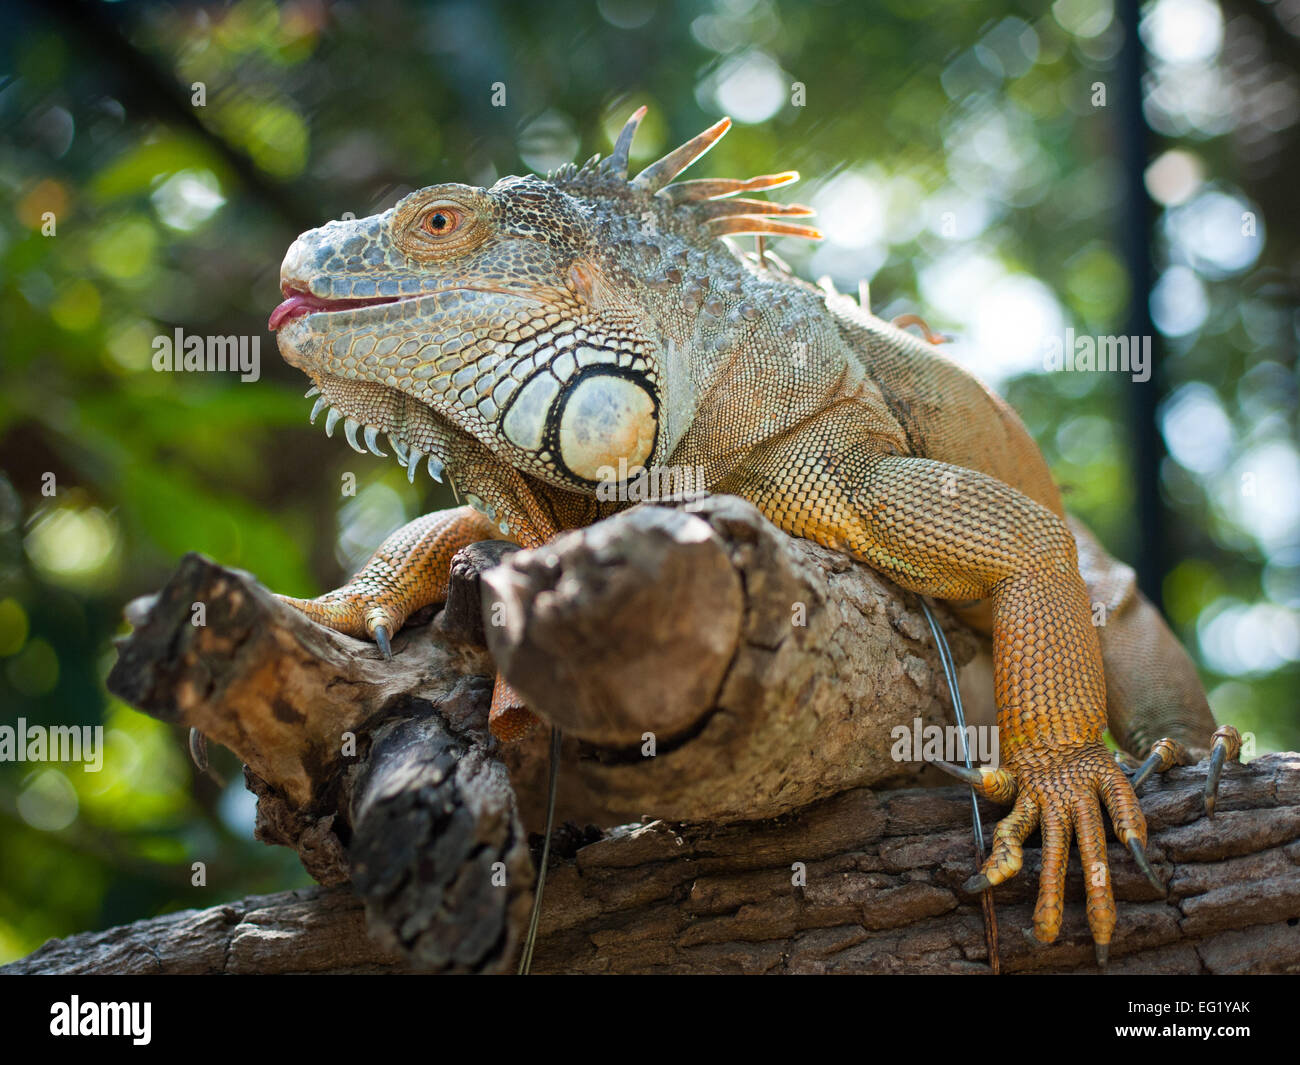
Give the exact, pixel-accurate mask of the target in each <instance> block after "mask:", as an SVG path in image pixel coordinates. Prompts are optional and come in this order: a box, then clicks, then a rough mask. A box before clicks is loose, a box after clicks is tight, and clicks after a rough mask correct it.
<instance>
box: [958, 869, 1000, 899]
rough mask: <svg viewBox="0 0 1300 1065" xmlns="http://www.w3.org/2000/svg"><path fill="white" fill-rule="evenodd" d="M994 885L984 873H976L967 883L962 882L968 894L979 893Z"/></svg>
mask: <svg viewBox="0 0 1300 1065" xmlns="http://www.w3.org/2000/svg"><path fill="white" fill-rule="evenodd" d="M992 886H993V885H992V883H990V882H989V878H988V877H987V876H985V875H984V874H983V873H976V874H975V875H974V876H973V877H971V878H970V879H969V880H967V881H966V883H964V884H962V886H961V889H962V891H964V892H966V893H967V894H968V895H978V894H980V892H982V891H988V889H989V888H991V887H992Z"/></svg>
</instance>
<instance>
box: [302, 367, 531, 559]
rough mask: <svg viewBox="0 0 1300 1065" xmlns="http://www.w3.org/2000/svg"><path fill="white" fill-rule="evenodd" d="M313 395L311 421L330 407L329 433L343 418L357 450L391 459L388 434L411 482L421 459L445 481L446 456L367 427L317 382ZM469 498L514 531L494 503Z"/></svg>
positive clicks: (467, 496)
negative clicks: (382, 443) (383, 445)
mask: <svg viewBox="0 0 1300 1065" xmlns="http://www.w3.org/2000/svg"><path fill="white" fill-rule="evenodd" d="M312 397H315V399H316V402H315V404H314V405H313V406H312V409H311V416H310V417H309V419H308V420H309V422H310V423H311V424H313V425H314V424H316V419H317V418H318V417H319V416H320V413H321V411H323V410H328V411H329V414H328V415H326V418H325V435H326V436H328V437H333V436H334V428H335V426H337V425H338V423H339V421H340V420H342V422H343V435H344V436H345V437H346V438H347V441H348V444H350V445H351V447H352V450H353V451H356V452H358V453H359V454H362V455H364V454H366V453H367V449H369V452H370V453H371V454H373V455H377V456H378V457H380V458H387V457H388V452H386V451H381V450H380V449H379V446H378V438H379V434H380V433H384V435H385V436H386V437H387V438H388V442H389V444H390V445H392V448H393V456H394V457H395V458H396V459H397V464H398V465H399V466H402V467H404V468H405V469H406V479H407V480H408V481H409V482H410V483H411V484H414V483H415V474H416V471H417V470H418V469H419V466H420V462H421V460H425V469H426V470H427V471H428V474H429V476H430V477H432V478H433V479H434V480H435V481H437V482H438V483H439V484H442V475H443V473H444V472H447V463H446V460H445V458H443V457H442V456H440V455H437V454H435V453H433V452H429V453H427V454H426V453H425V452H423V451H421V450H420V449H419V448H418V447H416V446H415V445H413V444H410V443H407V441H405V440H403V439H402V438H401V437H400V436H397V435H396V434H394V433H391V432H385V431H384V430H383V429H380V428H378V427H377V426H374V425H365V426H364V427H363V425H362V423H361V422H358V421H357V420H356V419H355V418H353V417H351V416H350V415H346V414H343V413H341V412H340V411H339V410H338V409H337V408H335V407H334V406H332V405H331V404H330V402H329V400H328V399H326V398H325V396H324V395H323V394H321V390H320V389H319V388H318V387H316V386H315V385H313V386H312V387H311V388H309V389H308V390H307V392H306V395H305V397H304V398H306V399H311V398H312ZM359 429H361V430H363V431H362V439H364V440H365V443H366V446H365V447H362V446H361V445H360V444H359V443H357V431H358V430H359ZM447 476H448V477H451V474H450V473H449V472H448V473H447ZM465 501H466V502H467V503H468V504H469V505H470V506H472V507H473V508H474V509H475V510H477V511H478V512H479V513H480V514H482V515H484V516H485V517H486V518H487V519H488V520H489V521H492V522H495V523H496V525H497V528H499V529H500V530H501V531H502V532H503V533H505V534H507V535H508V534H509V533H510V526H509V525H508V524H507V523H506V522H504V521H497V512H496V508H495V507H494V506H492V504H490V503H486V502H484V501H483V500H482V499H481V498H479V497H478V496H477V495H475V494H474V493H473V492H466V493H465Z"/></svg>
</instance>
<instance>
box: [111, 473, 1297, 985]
mask: <svg viewBox="0 0 1300 1065" xmlns="http://www.w3.org/2000/svg"><path fill="white" fill-rule="evenodd" d="M452 576H453V581H452V589H451V591H450V593H449V596H448V607H447V609H446V610H443V611H442V612H441V613H439V614H438V615H437V616H436V617H435V618H434V619H433V624H427V621H428V614H429V612H426V613H425V615H424V618H423V619H422V620H423V621H424V622H426V623H424V624H415V625H408V626H407V628H406V629H405V630H404V631H403V632H402V633H400V634H399V635H398V636H397V637H396V638H395V639H394V651H395V658H394V660H393V661H391V662H386V661H383V660H382V659H381V658H380V656H379V654H378V652H377V650H376V649H375V648H374V647H373V646H371V645H369V644H367V643H363V642H360V641H356V640H351V639H348V638H346V637H342V636H339V635H337V634H335V633H332V632H328V631H327V630H325V629H322V628H320V627H319V626H316V625H314V624H313V623H311V622H309V621H307V619H306V618H305V617H303V616H301V615H300V614H299V613H298V612H297V611H295V610H293V609H292V608H291V607H288V606H287V605H285V604H284V603H282V602H280V601H279V600H278V599H276V598H275V597H274V596H272V595H270V594H269V593H267V592H266V591H265V590H264V589H262V588H260V587H259V586H257V585H256V583H255V582H254V581H253V580H252V579H251V578H250V577H248V576H247V575H246V574H240V573H237V572H234V571H229V570H224V569H222V568H221V567H218V566H215V565H214V564H212V563H210V562H207V561H205V560H203V559H201V558H199V557H198V556H188V557H187V558H186V559H185V560H183V562H182V564H181V565H180V567H179V568H178V570H177V573H176V574H175V576H174V577H173V579H172V581H171V582H169V584H168V586H167V588H165V589H164V590H163V592H162V593H160V595H159V596H157V597H155V598H154V599H153V600H151V601H148V602H143V603H140V604H137V605H136V606H135V607H134V608H133V610H132V611H131V614H132V617H133V620H134V621H135V623H136V624H137V629H136V632H135V633H134V634H133V635H132V636H131V637H129V638H127V639H126V640H125V641H124V643H123V645H122V648H121V657H120V659H119V663H118V665H117V667H116V668H115V669H114V671H113V674H112V676H111V677H110V680H109V685H110V687H111V688H112V690H114V691H115V692H116V693H117V694H119V695H121V696H122V697H123V698H125V699H127V700H128V701H130V702H132V703H133V704H135V705H137V706H140V707H141V708H142V709H144V710H146V712H149V713H152V714H154V715H155V716H158V717H161V718H162V719H164V720H168V721H173V722H176V723H178V724H183V725H187V726H193V727H198V728H199V729H200V730H201V731H203V732H204V733H206V734H207V735H209V736H210V737H211V738H212V739H214V740H216V741H217V742H220V743H224V744H225V745H227V746H228V747H230V748H231V749H232V750H233V751H234V752H235V753H236V754H237V755H238V756H239V757H240V758H242V759H243V760H244V761H245V762H246V763H247V766H248V770H247V774H246V775H247V780H248V783H249V786H250V787H251V788H252V789H253V790H254V791H255V792H256V793H257V794H258V796H259V804H258V834H259V836H260V837H261V838H263V839H266V840H267V841H268V842H275V843H282V844H286V845H289V846H293V847H295V848H296V849H297V850H298V853H299V854H300V856H301V857H302V859H303V861H304V864H305V865H306V866H307V868H308V869H309V871H311V872H312V874H313V875H314V876H316V877H317V878H318V879H319V880H321V881H322V882H323V883H341V882H343V881H344V880H350V881H351V883H352V884H353V886H354V888H355V889H356V890H357V891H358V892H359V893H360V894H361V895H362V897H363V898H364V901H365V906H366V911H367V913H368V914H369V918H370V928H371V932H372V935H374V936H375V937H376V938H377V940H378V941H379V942H381V943H382V944H384V945H385V946H386V947H387V948H389V949H390V950H398V951H400V952H401V953H402V956H403V957H404V958H406V959H408V960H409V961H410V962H411V963H412V964H415V965H418V966H420V967H423V968H432V969H440V970H453V971H500V970H502V969H505V968H507V967H508V966H509V964H510V962H511V960H512V958H513V956H514V954H515V953H516V951H517V947H518V943H519V940H520V936H521V934H522V929H523V925H524V923H525V921H526V918H527V910H528V903H529V897H530V896H529V892H530V889H531V869H530V865H529V862H528V859H527V856H526V854H525V847H524V839H523V831H522V828H521V827H520V826H521V823H522V824H523V825H528V826H529V827H531V828H534V829H538V828H540V826H541V822H542V809H543V800H544V782H545V775H546V764H545V762H546V759H545V753H544V752H545V749H546V730H544V729H539V730H535V731H534V733H533V734H532V735H531V736H530V737H529V739H528V740H526V741H524V742H522V743H519V744H515V745H512V746H510V747H508V748H505V749H502V748H501V747H500V746H499V745H498V744H497V743H496V741H494V740H493V739H492V738H491V737H490V736H489V734H488V732H487V730H486V714H487V709H488V705H489V699H490V692H491V687H492V681H493V675H494V673H495V671H496V668H498V667H499V668H500V670H501V671H502V673H503V674H504V675H505V677H506V679H507V680H509V681H510V683H511V684H512V685H513V686H514V687H515V689H516V690H517V691H519V692H521V693H523V695H524V696H525V698H526V699H527V701H528V703H529V705H530V707H531V708H532V709H534V710H535V711H536V712H538V713H539V714H540V715H541V716H543V717H544V718H546V719H548V720H550V721H552V722H555V723H558V724H559V725H560V726H561V727H562V728H563V729H564V731H565V734H566V743H565V747H564V753H563V762H562V771H561V777H560V780H561V793H560V804H559V806H560V817H561V820H564V819H571V820H573V821H575V822H576V823H578V824H595V825H604V826H609V825H617V824H619V823H620V822H622V821H628V820H635V819H636V818H644V819H650V818H655V819H661V820H656V821H655V822H654V824H652V825H650V826H648V827H643V828H637V829H626V830H618V831H615V832H613V833H612V834H611V835H610V836H609V837H608V838H600V833H599V831H598V830H584V831H582V832H578V831H577V830H575V829H569V830H566V831H565V832H562V833H560V837H559V840H558V841H557V844H556V846H557V851H556V855H557V864H556V866H555V869H554V871H553V873H552V879H551V881H550V886H549V888H548V893H547V905H546V907H545V916H544V919H543V924H542V932H543V938H542V942H541V944H540V945H539V947H538V951H537V956H536V962H535V968H536V969H538V970H546V969H551V970H557V971H558V970H566V971H570V970H571V971H648V970H654V971H715V970H719V969H721V970H735V971H806V970H814V969H818V968H821V969H858V968H866V969H877V970H878V969H887V970H907V971H949V970H953V971H970V970H978V969H981V968H982V966H983V960H982V951H983V949H984V948H983V932H982V928H981V926H980V918H979V911H978V908H977V907H976V906H975V905H974V902H973V900H969V899H966V898H965V897H964V896H962V895H961V893H960V891H959V890H958V885H959V884H960V882H961V881H962V880H963V879H964V878H965V877H966V876H967V875H969V873H970V872H971V871H972V869H973V855H972V850H973V848H972V845H971V843H970V840H969V836H968V832H969V830H968V828H967V827H966V820H965V819H966V816H967V814H968V805H967V803H966V802H965V800H963V798H962V797H961V792H960V791H954V790H952V789H945V790H939V791H935V790H919V791H918V790H908V791H882V790H879V789H883V788H889V787H896V786H900V785H911V784H916V783H918V782H922V783H924V782H926V777H927V774H933V771H932V770H926V769H924V767H923V765H922V764H921V763H920V762H919V760H916V759H914V758H912V757H908V756H904V757H899V758H896V757H895V756H894V755H895V754H896V752H895V751H894V749H893V748H894V743H895V735H896V733H897V730H899V729H903V730H905V731H909V732H910V731H911V730H912V729H913V728H915V727H918V726H926V725H934V724H940V723H943V722H944V721H945V720H946V715H947V712H948V698H947V690H946V685H945V682H944V680H943V675H942V671H941V669H940V666H939V662H938V657H937V655H936V653H935V650H934V648H933V645H932V642H931V637H930V634H929V632H928V629H927V627H926V623H925V621H924V618H923V615H922V613H921V611H920V609H919V605H918V604H917V602H916V600H915V598H914V597H911V596H908V595H906V594H905V593H902V592H901V591H900V590H899V589H897V588H896V587H895V586H893V585H892V584H890V583H889V582H887V581H885V580H884V579H883V578H881V577H879V576H878V575H876V574H875V573H874V572H872V571H871V570H869V569H868V568H867V567H865V566H862V565H860V564H858V563H855V562H853V561H851V560H849V559H847V558H845V557H844V556H842V555H839V554H837V553H835V552H832V551H828V550H825V549H823V548H820V547H817V546H816V545H814V544H811V543H809V542H807V541H802V540H795V539H791V538H790V537H787V536H785V535H784V534H782V533H780V532H779V531H777V530H776V529H775V528H774V527H773V526H771V525H770V524H769V523H767V522H766V521H765V520H764V519H762V518H761V516H759V515H758V513H757V512H756V511H755V510H754V508H753V507H752V506H749V505H748V504H746V503H743V502H742V501H740V500H737V499H734V498H727V497H719V498H711V499H706V500H703V501H700V502H698V503H693V504H688V505H686V506H683V507H679V508H675V509H674V508H667V507H659V506H644V507H638V508H635V509H633V510H630V511H628V512H625V513H623V514H621V515H618V516H616V517H614V518H612V519H610V520H608V521H605V522H602V523H599V524H597V525H595V526H592V527H591V528H588V529H584V530H579V531H577V532H574V533H571V534H567V535H565V536H562V537H560V538H559V539H557V540H556V541H555V542H554V543H552V544H549V545H547V546H546V547H544V548H541V549H538V550H536V551H528V552H524V551H515V550H514V549H513V548H511V547H510V546H509V545H502V544H483V545H475V546H474V547H472V548H469V549H467V550H466V551H465V552H462V554H461V555H460V556H458V558H457V560H456V562H455V563H454V564H453V574H452ZM196 602H202V603H204V604H205V608H206V613H207V617H206V622H207V623H206V625H205V626H194V625H192V624H191V618H192V606H193V604H194V603H196ZM475 603H478V606H479V609H478V610H477V611H476V609H475ZM939 616H940V620H941V622H942V623H943V624H944V626H945V628H946V629H947V631H948V632H949V634H950V638H951V639H952V641H953V645H954V651H955V653H956V656H957V659H958V661H959V662H963V661H966V660H968V659H970V658H971V657H972V656H973V655H974V654H975V653H976V651H977V649H978V642H977V641H976V640H975V639H974V637H972V636H970V635H969V634H968V633H967V632H966V631H965V630H963V629H962V628H961V627H960V626H959V625H956V624H955V623H954V622H953V621H952V620H951V618H950V617H949V616H948V615H947V614H945V613H944V612H943V611H939ZM483 639H486V641H487V643H488V644H490V646H491V653H489V652H488V650H487V649H486V648H485V647H483V646H481V644H479V642H478V641H480V640H483ZM647 735H649V736H651V737H652V738H653V741H654V742H653V752H651V750H650V746H651V745H650V744H648V743H647ZM1279 758H1280V760H1273V761H1269V760H1264V761H1261V762H1260V763H1258V764H1257V765H1255V766H1251V767H1249V768H1247V769H1241V768H1240V767H1235V766H1231V767H1229V769H1228V776H1227V780H1226V781H1225V786H1224V797H1223V800H1222V802H1221V805H1220V809H1221V810H1223V811H1224V813H1223V814H1221V815H1220V818H1219V820H1217V821H1216V822H1214V823H1213V824H1212V825H1211V824H1209V823H1208V822H1204V821H1198V820H1197V818H1198V817H1199V809H1200V808H1199V805H1198V804H1199V797H1198V794H1197V793H1196V791H1195V786H1196V785H1195V782H1196V780H1197V779H1202V778H1201V777H1200V776H1198V774H1203V769H1202V770H1195V769H1186V770H1179V771H1177V772H1176V773H1175V774H1173V775H1171V778H1170V780H1169V781H1161V782H1159V783H1156V784H1153V785H1151V786H1150V788H1151V790H1152V791H1153V793H1154V799H1153V800H1151V804H1153V805H1151V804H1148V805H1149V807H1150V808H1149V816H1150V817H1151V821H1152V828H1153V839H1152V843H1151V847H1150V851H1151V856H1152V859H1153V861H1155V862H1156V863H1157V865H1158V866H1161V863H1165V864H1164V865H1163V866H1162V867H1163V868H1164V870H1165V871H1166V872H1172V875H1173V880H1172V885H1173V892H1172V895H1171V899H1170V900H1167V901H1166V900H1158V899H1157V898H1156V897H1155V895H1154V893H1153V892H1152V891H1151V889H1150V888H1149V887H1148V886H1146V884H1145V881H1143V880H1142V879H1141V878H1140V877H1138V876H1137V874H1136V872H1135V871H1134V870H1133V869H1132V867H1131V865H1130V863H1129V859H1128V855H1127V854H1126V853H1125V852H1124V851H1123V850H1122V848H1119V847H1117V846H1112V861H1113V862H1114V875H1115V885H1116V892H1117V895H1118V896H1119V898H1120V899H1121V911H1120V912H1121V918H1120V919H1121V925H1120V931H1119V933H1118V934H1117V940H1116V943H1115V945H1114V947H1113V949H1112V957H1113V958H1114V959H1115V960H1116V966H1117V967H1122V965H1124V964H1128V962H1127V961H1125V959H1127V958H1129V957H1130V956H1131V957H1132V958H1133V959H1134V961H1133V964H1134V965H1141V964H1148V963H1149V964H1151V965H1154V966H1157V967H1165V968H1169V969H1170V970H1171V971H1172V969H1173V968H1179V969H1180V970H1197V969H1198V967H1200V968H1202V969H1213V968H1222V967H1231V966H1233V965H1236V966H1238V967H1243V968H1250V967H1255V968H1268V967H1270V966H1271V967H1275V968H1276V967H1282V968H1286V967H1287V966H1290V965H1292V964H1293V960H1292V959H1293V957H1294V954H1293V952H1292V947H1291V945H1290V944H1292V942H1293V939H1292V936H1291V933H1290V932H1288V931H1286V929H1289V928H1291V927H1292V926H1291V925H1288V924H1286V921H1287V920H1290V919H1293V918H1294V916H1295V915H1294V913H1293V912H1292V911H1294V910H1296V909H1297V907H1296V906H1295V905H1294V903H1295V886H1294V881H1295V880H1296V879H1297V878H1296V877H1295V875H1294V868H1293V867H1290V868H1289V867H1288V865H1287V863H1292V866H1293V864H1294V862H1295V860H1296V848H1297V846H1298V845H1297V843H1296V839H1297V832H1296V827H1295V824H1294V814H1295V810H1296V809H1300V785H1298V784H1297V772H1300V770H1298V769H1297V766H1296V764H1295V761H1296V756H1279ZM1287 758H1290V759H1291V760H1290V761H1287V760H1286V759H1287ZM507 769H508V772H509V780H508V779H507ZM511 783H513V790H512V788H511V786H510V785H511ZM868 787H869V788H872V789H876V790H875V791H874V792H872V791H867V790H864V789H866V788H868ZM516 794H517V795H518V796H519V804H518V812H517V811H516V805H515V795H516ZM998 815H999V811H996V810H994V809H992V808H988V809H987V810H986V825H987V827H988V828H989V830H990V831H991V826H992V824H993V823H994V821H995V820H996V819H997V817H998ZM579 843H582V844H583V845H582V846H581V847H579V846H578V844H579ZM1076 861H1077V858H1076ZM796 862H802V863H804V866H805V868H806V871H807V883H806V885H804V886H802V887H798V888H796V887H795V886H794V885H793V884H792V883H791V876H792V875H793V874H792V871H791V866H792V865H793V864H794V863H796ZM1036 862H1037V854H1036V851H1034V850H1032V848H1031V849H1029V850H1028V851H1027V860H1026V867H1025V871H1024V872H1023V873H1022V874H1021V876H1020V877H1018V878H1017V879H1016V881H1015V882H1014V883H1013V884H1012V885H1009V886H1007V887H1004V888H1002V889H999V899H1000V905H999V909H1000V913H1001V914H1002V916H1003V920H1004V922H1006V924H1007V927H1008V928H1012V929H1014V928H1015V927H1017V926H1022V925H1026V924H1027V923H1028V918H1027V914H1028V912H1029V908H1030V907H1031V905H1032V891H1033V887H1034V885H1035V884H1036V880H1037V867H1036ZM1233 862H1237V863H1239V864H1238V865H1235V866H1234V865H1232V864H1231V863H1233ZM1251 862H1254V863H1256V864H1253V865H1251V864H1249V863H1251ZM1240 863H1247V864H1240ZM1256 888H1257V889H1258V891H1257V892H1256V893H1254V894H1252V892H1255V889H1256ZM1082 922H1083V906H1082V900H1081V898H1079V897H1074V898H1072V900H1071V905H1070V906H1069V907H1068V909H1067V923H1066V928H1065V932H1064V933H1063V936H1062V940H1061V942H1060V943H1059V944H1058V945H1056V946H1054V947H1051V948H1034V949H1033V950H1032V951H1031V950H1030V949H1029V948H1028V946H1027V945H1026V944H1023V943H1022V942H1021V940H1020V938H1019V937H1018V936H1016V935H1012V934H1008V932H1007V931H1005V930H1004V934H1003V937H1002V942H1003V945H1004V951H1003V960H1004V962H1005V963H1006V967H1007V968H1010V969H1016V968H1026V967H1031V966H1039V967H1047V968H1060V969H1068V968H1071V967H1073V966H1084V965H1087V964H1090V962H1088V961H1087V959H1089V958H1090V957H1091V947H1090V945H1089V940H1088V937H1087V934H1086V931H1085V930H1084V926H1083V923H1082ZM105 934H107V933H105ZM141 934H142V935H144V934H146V933H144V932H141ZM1233 937H1235V938H1233ZM1265 943H1267V944H1268V946H1267V949H1265V946H1264V944H1265ZM1207 958H1212V959H1214V960H1213V963H1212V964H1211V962H1210V961H1207V960H1205V959H1207Z"/></svg>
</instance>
